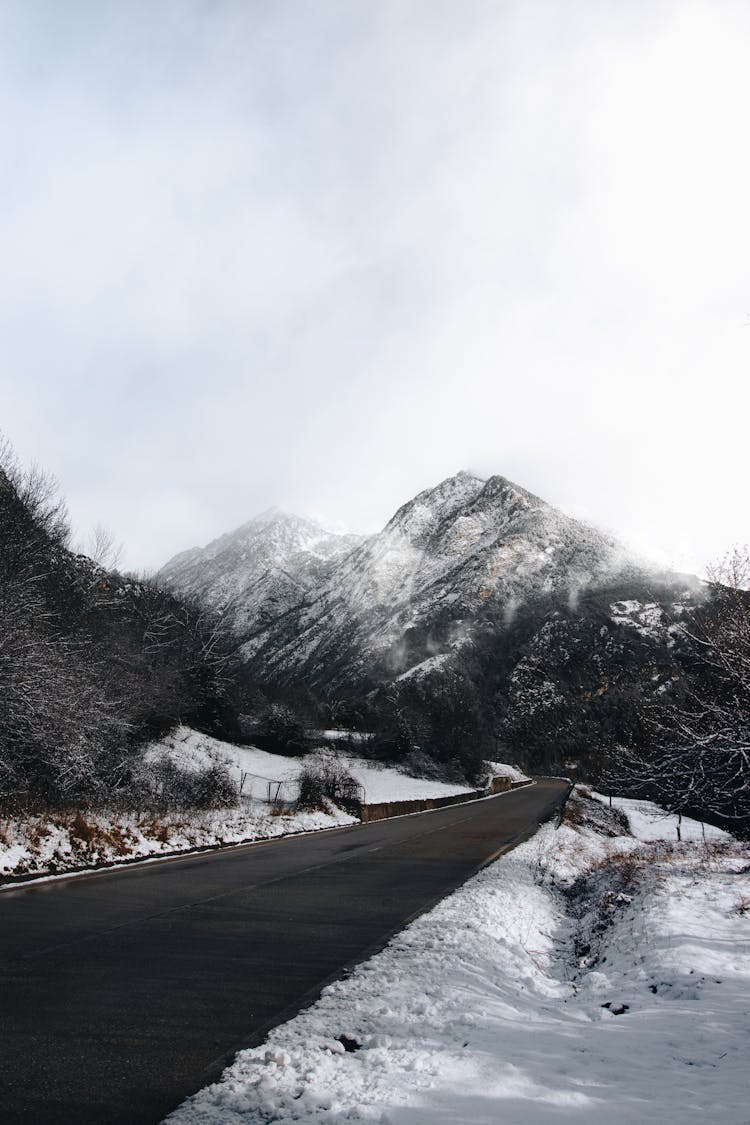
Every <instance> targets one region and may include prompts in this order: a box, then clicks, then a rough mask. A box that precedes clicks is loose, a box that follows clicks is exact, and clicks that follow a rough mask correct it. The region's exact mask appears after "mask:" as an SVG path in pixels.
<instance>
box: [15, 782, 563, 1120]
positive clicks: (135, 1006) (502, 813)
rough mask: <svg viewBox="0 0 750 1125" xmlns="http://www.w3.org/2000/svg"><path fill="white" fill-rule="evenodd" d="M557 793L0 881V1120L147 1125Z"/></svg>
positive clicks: (548, 807) (527, 822)
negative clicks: (90, 870) (76, 873)
mask: <svg viewBox="0 0 750 1125" xmlns="http://www.w3.org/2000/svg"><path fill="white" fill-rule="evenodd" d="M566 792H567V785H566V783H565V782H562V781H558V780H554V779H542V780H540V781H538V782H537V784H536V785H533V786H529V787H527V788H525V789H519V790H516V791H515V792H513V793H509V794H504V795H502V796H499V797H491V798H488V799H485V800H482V801H476V802H473V803H471V804H466V805H454V806H452V807H450V808H446V809H438V810H435V811H433V812H428V813H421V814H419V815H416V816H408V817H401V818H398V819H395V820H386V821H378V822H376V823H374V824H363V825H356V826H354V827H352V828H343V829H337V830H335V831H331V832H323V833H317V834H314V835H309V836H297V837H289V838H287V839H285V840H278V841H273V842H269V843H261V844H253V845H242V846H239V847H236V848H231V849H227V850H223V851H218V852H209V853H204V854H202V855H197V856H190V857H184V858H178V859H172V860H164V861H160V862H156V863H145V864H139V865H136V866H133V867H126V868H123V869H120V870H118V871H110V872H102V873H100V874H96V875H88V876H85V877H82V878H70V879H64V880H53V881H50V882H46V883H37V884H32V885H29V886H25V887H14V888H12V889H8V890H5V891H3V892H1V893H0V1121H2V1122H3V1125H17V1123H18V1125H20V1123H24V1125H32V1123H33V1125H105V1123H106V1125H156V1123H158V1122H159V1121H161V1120H162V1118H163V1117H164V1116H165V1115H166V1114H167V1113H168V1112H169V1111H170V1110H172V1109H173V1108H174V1107H175V1106H177V1105H178V1104H179V1103H180V1102H181V1101H182V1100H183V1099H184V1098H185V1097H187V1095H188V1094H190V1093H193V1092H194V1091H195V1090H197V1089H199V1088H200V1087H201V1086H203V1085H205V1084H206V1083H207V1082H209V1081H211V1080H213V1079H214V1078H216V1077H217V1076H218V1074H219V1073H220V1071H221V1069H222V1068H223V1066H224V1065H225V1064H226V1063H227V1062H228V1061H230V1060H231V1057H232V1056H233V1054H234V1053H235V1051H237V1050H239V1049H240V1048H242V1047H246V1046H251V1045H253V1044H255V1043H259V1042H262V1040H263V1038H264V1037H265V1034H266V1033H267V1031H268V1030H269V1029H270V1028H271V1027H273V1026H274V1025H275V1024H278V1023H281V1022H283V1021H284V1020H285V1019H288V1018H289V1017H290V1016H291V1015H293V1014H294V1013H295V1012H297V1011H299V1009H300V1008H302V1007H305V1006H306V1004H308V1003H310V1002H311V1001H312V1000H313V999H314V998H315V997H316V996H317V995H318V994H319V993H320V990H321V989H322V987H323V986H324V985H325V984H326V983H327V982H328V981H330V980H332V979H334V978H335V977H338V976H340V975H342V973H343V972H344V971H345V970H346V968H347V967H350V966H352V965H353V964H355V963H356V962H357V961H360V960H362V959H363V958H364V957H366V956H369V955H371V954H372V953H373V952H374V951H375V950H377V949H379V948H382V946H383V945H385V943H386V942H387V940H388V939H389V938H390V937H391V936H392V934H394V933H395V932H397V931H398V930H399V929H401V928H402V927H403V926H404V925H405V924H406V923H407V922H408V921H409V920H410V919H412V918H414V917H415V916H416V915H418V914H420V913H422V912H423V911H425V910H427V909H428V908H429V907H431V906H432V905H434V903H435V902H437V901H438V900H439V899H441V898H442V897H443V896H444V895H446V894H447V893H448V892H450V891H451V890H453V889H454V888H455V887H456V886H458V885H459V884H461V883H462V882H464V880H465V879H466V878H468V876H470V875H471V874H472V873H473V872H475V871H476V870H477V869H478V868H479V867H481V866H483V865H484V864H485V863H487V862H488V861H489V860H490V859H492V858H494V857H495V856H496V855H498V854H499V853H500V852H501V851H507V850H508V849H509V848H511V847H514V846H515V845H516V844H517V843H519V842H520V841H521V840H522V839H525V838H527V837H528V836H529V835H531V834H532V833H533V832H534V831H535V830H536V827H537V825H538V824H539V823H541V822H542V821H544V820H546V819H548V818H549V817H550V816H551V815H552V814H553V813H554V811H555V810H556V809H557V808H558V807H559V805H560V804H561V802H562V800H563V798H564V796H565V794H566Z"/></svg>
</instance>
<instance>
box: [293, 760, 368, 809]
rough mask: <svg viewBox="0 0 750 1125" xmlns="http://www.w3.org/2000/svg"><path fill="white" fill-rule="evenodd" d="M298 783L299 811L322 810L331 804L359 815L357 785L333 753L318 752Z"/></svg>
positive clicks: (303, 769)
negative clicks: (328, 803)
mask: <svg viewBox="0 0 750 1125" xmlns="http://www.w3.org/2000/svg"><path fill="white" fill-rule="evenodd" d="M298 782H299V798H298V804H299V807H300V808H303V809H321V810H325V809H326V804H327V802H328V801H332V802H333V803H334V804H335V805H338V806H339V807H340V808H344V809H347V810H348V811H352V812H355V815H356V814H358V813H359V812H361V808H362V790H361V786H360V785H359V783H358V782H357V781H356V780H355V779H354V778H353V777H352V776H351V774H350V773H349V772H348V771H347V769H346V767H345V766H344V764H343V763H342V762H341V760H340V759H339V758H338V757H337V756H336V755H335V754H333V753H330V752H321V753H319V754H317V755H315V756H313V757H311V758H309V759H308V760H307V762H305V764H304V766H303V768H302V770H301V771H300V773H299V775H298Z"/></svg>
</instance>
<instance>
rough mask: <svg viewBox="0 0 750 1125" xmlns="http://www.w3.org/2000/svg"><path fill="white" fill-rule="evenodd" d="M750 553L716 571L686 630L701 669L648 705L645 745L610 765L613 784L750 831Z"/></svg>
mask: <svg viewBox="0 0 750 1125" xmlns="http://www.w3.org/2000/svg"><path fill="white" fill-rule="evenodd" d="M749 583H750V551H749V550H748V548H743V549H739V548H738V549H735V550H734V551H733V552H732V553H731V554H730V555H728V556H727V557H726V559H724V560H723V561H722V562H721V563H720V564H718V565H717V566H716V567H714V568H713V569H712V571H711V573H710V584H709V597H708V599H707V600H706V603H705V604H704V605H703V606H702V607H701V608H700V609H699V610H698V611H696V612H694V613H693V614H692V615H691V617H690V618H689V619H688V620H687V621H686V622H685V623H683V624H682V626H681V627H682V629H683V631H684V634H685V636H686V638H687V639H688V640H689V641H690V644H691V646H692V649H693V651H694V652H695V654H696V663H695V667H694V668H693V669H692V670H691V671H690V673H689V675H688V676H687V677H686V679H685V680H684V681H683V682H681V683H679V684H675V685H674V686H673V688H672V689H671V691H670V692H667V693H663V694H662V695H660V696H657V697H655V698H653V699H652V700H651V701H649V702H648V703H647V704H646V705H644V707H643V730H644V735H645V738H644V744H643V745H642V746H640V747H637V748H633V747H631V748H628V749H624V750H623V751H622V752H621V754H620V755H618V757H617V759H616V760H615V761H614V762H613V764H612V765H611V766H610V769H609V771H608V778H607V780H608V781H609V783H610V784H612V785H613V786H615V787H617V788H620V789H626V790H627V791H628V792H631V793H641V794H644V795H648V796H652V797H654V798H655V799H656V800H658V801H659V802H660V803H661V804H662V805H663V806H664V807H665V808H666V809H668V810H670V811H672V812H676V813H678V814H682V813H686V812H691V813H693V814H698V815H705V816H708V817H719V818H720V819H721V820H722V821H723V822H726V823H727V824H729V825H732V824H734V825H735V826H736V827H738V828H740V829H742V830H743V831H747V830H748V829H749V828H750V593H748V584H749Z"/></svg>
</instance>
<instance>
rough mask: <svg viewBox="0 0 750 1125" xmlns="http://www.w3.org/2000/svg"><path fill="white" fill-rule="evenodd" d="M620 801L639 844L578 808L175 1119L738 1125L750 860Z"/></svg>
mask: <svg viewBox="0 0 750 1125" xmlns="http://www.w3.org/2000/svg"><path fill="white" fill-rule="evenodd" d="M615 803H616V805H619V806H620V808H621V811H624V812H625V813H626V815H627V812H628V811H630V812H631V813H632V814H633V822H634V826H635V827H636V829H637V830H639V835H641V836H645V837H647V841H648V842H647V841H644V840H643V839H636V838H634V837H632V836H629V835H626V834H625V832H626V829H624V828H623V827H622V822H621V823H620V824H619V825H618V823H617V821H616V815H617V813H616V811H615V813H614V814H610V812H609V810H607V809H606V808H605V807H604V805H603V804H601V803H598V802H594V801H592V800H587V799H586V798H584V797H580V796H576V797H574V798H573V801H572V804H571V806H570V814H569V816H568V817H567V818H566V823H565V824H564V825H563V827H562V828H561V829H559V830H558V831H557V832H556V831H555V830H554V828H553V827H552V826H551V825H546V826H544V827H543V828H542V829H541V830H540V831H539V833H538V834H537V835H536V836H535V837H534V838H533V839H532V840H530V841H528V842H527V843H525V844H523V845H521V846H520V847H519V848H517V849H516V850H515V851H513V852H511V853H509V854H507V855H505V856H503V857H502V858H501V859H500V860H499V861H498V862H496V863H495V864H493V865H492V866H490V867H488V868H485V869H484V870H483V871H482V872H480V873H479V874H478V875H477V876H475V877H474V878H473V879H471V880H470V881H469V882H468V883H467V884H466V885H465V886H464V887H462V888H461V889H460V890H458V891H457V892H456V893H454V894H453V895H451V896H450V897H449V898H447V899H445V900H444V901H443V902H442V903H440V904H439V905H438V906H437V907H436V908H435V909H434V910H432V911H430V912H429V913H428V914H425V915H423V916H422V917H421V918H419V919H417V920H416V921H415V922H414V923H412V924H411V925H410V926H409V927H408V928H407V929H406V930H404V931H403V932H402V933H401V934H399V935H398V936H397V937H396V938H394V939H393V941H392V942H391V943H390V945H389V946H388V947H387V948H386V949H385V950H384V951H383V952H382V953H380V954H378V955H377V956H375V957H373V958H372V959H371V960H370V961H368V962H366V963H364V964H362V965H360V966H359V967H358V968H356V969H355V970H354V971H353V973H352V974H351V976H350V977H349V978H348V979H346V980H342V981H339V982H336V983H335V984H333V985H331V986H329V987H328V988H327V989H325V991H324V993H323V995H322V997H321V998H320V1000H319V1001H318V1002H317V1003H316V1004H314V1005H313V1006H312V1007H311V1008H309V1009H307V1010H306V1011H304V1012H302V1013H301V1014H300V1015H299V1016H297V1017H296V1018H295V1019H293V1020H291V1021H290V1022H289V1023H287V1024H284V1025H283V1026H281V1027H279V1028H276V1029H275V1030H274V1031H273V1032H272V1033H271V1034H270V1035H269V1037H268V1040H267V1042H266V1043H265V1044H264V1045H263V1046H262V1047H259V1048H256V1049H253V1050H249V1051H244V1052H241V1053H240V1054H239V1055H238V1056H237V1059H236V1060H235V1062H234V1064H233V1065H232V1066H231V1067H229V1068H228V1069H227V1071H225V1073H224V1075H223V1077H222V1080H221V1081H220V1082H219V1083H217V1084H215V1085H213V1086H210V1087H208V1088H207V1089H205V1090H203V1091H201V1092H200V1093H199V1094H197V1095H196V1096H195V1097H194V1098H192V1099H191V1100H189V1101H188V1102H186V1103H185V1104H184V1105H183V1106H182V1107H180V1108H179V1109H178V1110H176V1111H175V1113H173V1114H172V1115H171V1116H170V1117H169V1118H168V1121H169V1123H170V1125H218V1123H221V1125H256V1123H261V1122H262V1123H268V1122H282V1123H283V1122H292V1121H295V1122H308V1123H319V1125H323V1123H324V1122H325V1123H326V1125H343V1123H344V1122H351V1121H378V1122H381V1125H386V1123H392V1125H428V1123H429V1125H435V1123H442V1125H446V1123H448V1122H450V1123H456V1125H458V1123H464V1125H469V1123H472V1122H476V1123H480V1122H493V1123H494V1122H503V1125H539V1123H542V1122H543V1123H545V1125H546V1123H548V1122H558V1121H559V1122H570V1121H571V1120H574V1121H576V1122H577V1123H578V1122H584V1123H585V1122H591V1123H592V1125H594V1123H597V1125H598V1123H599V1122H600V1121H601V1120H602V1119H603V1117H604V1116H605V1115H610V1114H616V1116H617V1118H618V1121H620V1122H624V1123H625V1125H642V1123H649V1122H654V1123H656V1122H659V1125H671V1123H675V1125H677V1123H678V1122H679V1123H680V1125H686V1123H687V1125H690V1123H695V1125H698V1122H700V1123H701V1125H705V1121H706V1120H721V1121H722V1122H723V1123H724V1125H747V1121H748V1111H747V1106H746V1060H745V1048H744V1044H745V1042H746V1036H747V1030H748V1023H749V1022H750V1018H749V1017H748V1014H747V1013H748V1010H749V1009H750V865H749V864H748V859H750V855H749V854H748V850H747V848H745V847H744V846H741V845H738V844H736V843H734V842H732V841H730V840H729V839H728V838H727V837H726V836H725V835H724V834H723V833H720V832H717V831H716V830H710V829H709V830H707V835H708V836H709V839H708V841H707V842H706V843H703V842H702V841H701V839H700V837H701V830H700V826H698V825H695V824H692V823H689V824H687V825H686V824H685V822H683V829H684V830H685V831H684V832H683V835H685V834H687V835H688V836H691V837H692V839H691V840H688V841H687V842H683V843H682V844H681V845H679V846H678V845H676V844H674V843H672V842H671V840H670V837H673V836H674V826H673V824H672V820H671V818H665V817H663V816H661V814H660V813H659V810H657V809H655V807H654V806H651V805H648V803H646V802H638V803H637V808H631V809H628V806H629V804H630V803H629V802H615ZM613 832H614V833H616V834H614V835H607V833H613Z"/></svg>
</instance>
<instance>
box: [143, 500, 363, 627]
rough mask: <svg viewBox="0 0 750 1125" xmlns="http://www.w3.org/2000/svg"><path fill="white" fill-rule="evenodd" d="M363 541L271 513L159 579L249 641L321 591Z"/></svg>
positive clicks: (197, 551)
mask: <svg viewBox="0 0 750 1125" xmlns="http://www.w3.org/2000/svg"><path fill="white" fill-rule="evenodd" d="M361 538H362V537H361V536H358V535H338V534H335V533H334V532H330V531H326V530H325V528H323V527H321V526H320V525H319V524H317V523H314V522H313V521H312V520H309V519H304V518H303V517H301V516H295V515H290V514H288V513H286V512H282V511H280V510H279V509H278V508H271V509H269V510H268V511H267V512H263V513H262V514H261V515H259V516H256V517H255V519H252V520H249V521H248V523H245V524H243V525H242V527H238V528H237V529H236V530H235V531H231V532H229V533H228V534H227V535H222V536H221V537H220V538H218V539H215V540H214V541H213V542H212V543H209V544H208V546H206V547H194V548H193V549H192V550H189V551H183V552H182V553H181V554H179V555H175V557H174V558H173V559H170V561H169V562H168V563H167V564H166V565H165V566H164V567H163V568H162V569H161V571H160V572H159V578H160V579H161V580H162V581H163V582H164V583H165V584H166V585H168V586H170V587H172V588H173V589H174V590H176V591H177V592H178V593H180V594H183V595H188V596H190V597H197V598H200V599H202V600H204V601H206V602H207V603H208V604H209V605H210V606H212V607H213V608H214V609H216V610H218V611H219V612H220V613H221V614H222V616H223V617H224V619H225V621H226V623H227V625H228V626H229V628H230V629H231V631H232V632H233V633H234V634H235V636H236V637H238V638H244V637H246V636H247V635H248V634H250V633H255V632H256V631H257V630H259V629H262V628H265V627H267V626H268V625H269V624H270V623H271V622H273V621H275V620H276V619H277V618H278V617H280V616H281V615H283V614H285V613H287V612H288V611H289V610H290V609H293V608H294V607H295V606H297V605H299V604H300V603H301V602H302V601H303V600H305V598H307V597H308V596H309V595H310V593H311V591H315V590H317V589H318V588H319V587H320V586H321V585H322V584H324V583H325V582H326V580H327V579H328V577H329V576H330V573H331V570H332V568H333V566H334V565H335V563H336V562H337V561H338V560H340V559H341V558H342V557H343V556H344V555H346V554H348V553H349V551H351V550H352V549H353V548H354V547H355V546H357V544H358V543H360V542H361Z"/></svg>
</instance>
